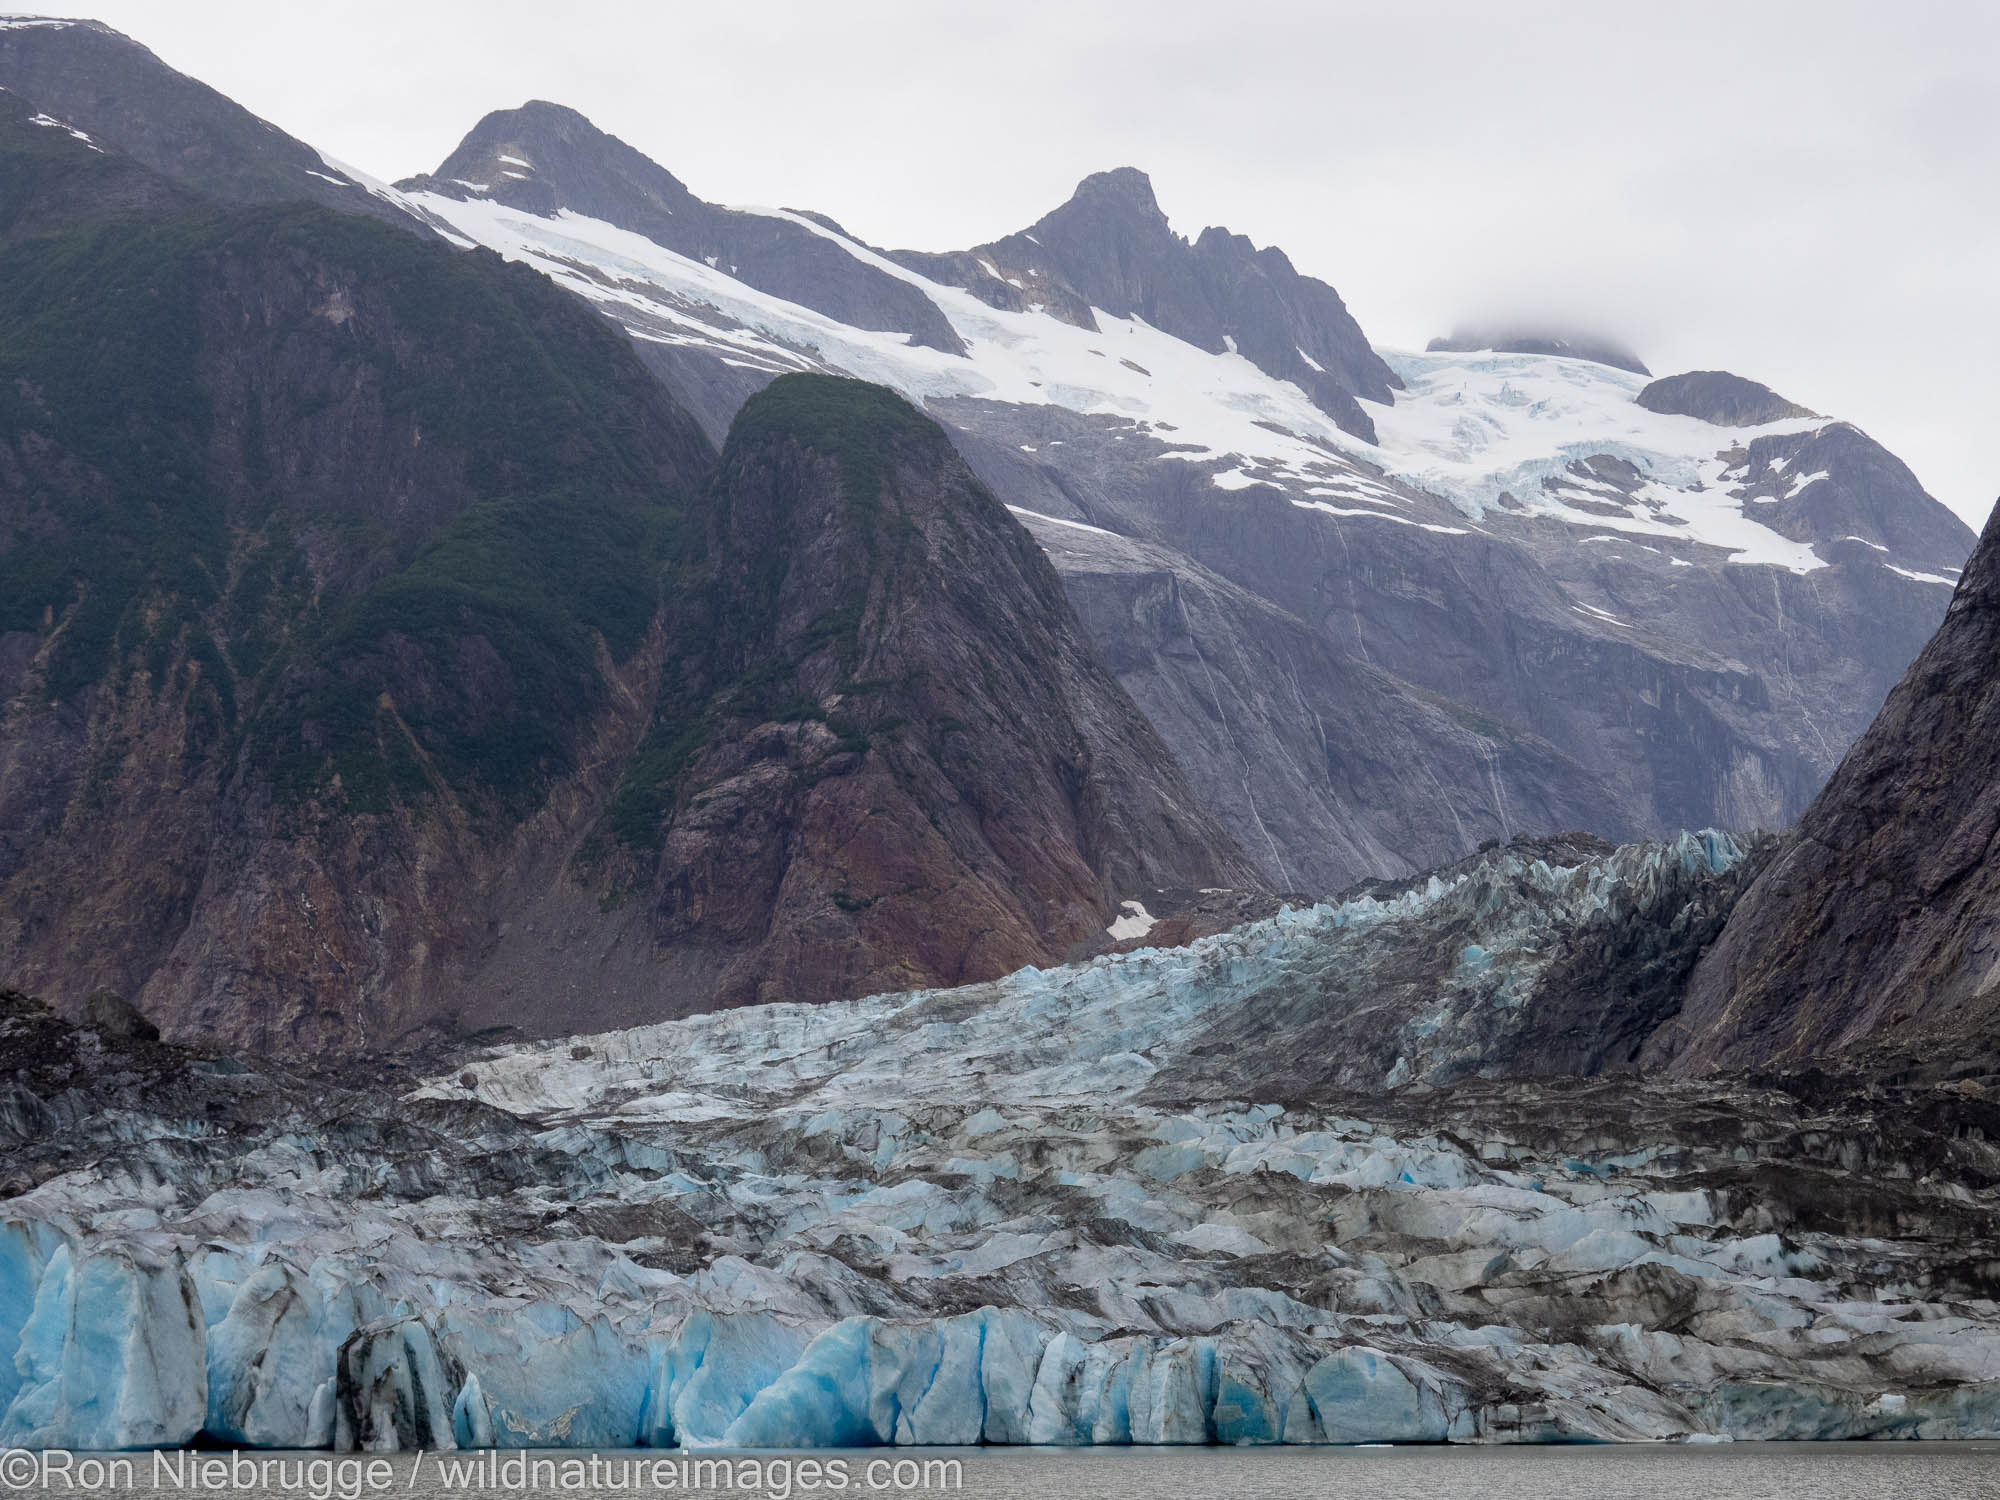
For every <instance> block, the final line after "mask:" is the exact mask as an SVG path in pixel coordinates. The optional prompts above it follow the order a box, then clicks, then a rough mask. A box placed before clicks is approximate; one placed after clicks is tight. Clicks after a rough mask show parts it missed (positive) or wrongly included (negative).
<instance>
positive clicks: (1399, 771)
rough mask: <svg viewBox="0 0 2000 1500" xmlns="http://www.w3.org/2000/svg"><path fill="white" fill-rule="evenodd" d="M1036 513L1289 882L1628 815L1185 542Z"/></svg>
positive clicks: (1122, 652) (1208, 792)
mask: <svg viewBox="0 0 2000 1500" xmlns="http://www.w3.org/2000/svg"><path fill="white" fill-rule="evenodd" d="M1025 519H1026V521H1027V525H1028V529H1029V531H1030V532H1031V533H1032V534H1033V535H1034V537H1035V539H1036V540H1037V541H1038V542H1040V543H1041V545H1042V548H1043V550H1044V551H1045V552H1047V554H1048V556H1049V558H1050V560H1051V561H1052V562H1053V563H1054V564H1055V566H1056V571H1057V572H1058V573H1059V574H1060V575H1061V576H1062V580H1063V585H1064V587H1065V589H1066V590H1067V591H1068V593H1069V597H1070V600H1071V602H1072V603H1073V604H1074V605H1075V607H1076V611H1077V614H1078V616H1079V617H1080V618H1081V620H1082V622H1083V628H1084V630H1085V631H1086V632H1087V633H1088V634H1089V636H1090V639H1091V640H1092V641H1094V642H1095V643H1096V644H1097V648H1098V650H1099V652H1100V653H1101V654H1102V655H1103V657H1104V659H1105V661H1106V663H1107V664H1108V665H1109V666H1110V667H1111V669H1112V670H1113V671H1114V672H1116V673H1117V674H1118V680H1119V682H1120V683H1121V684H1122V685H1123V686H1124V687H1125V689H1126V691H1127V692H1129V693H1130V694H1131V695H1132V697H1133V700H1134V701H1135V702H1137V703H1138V705H1139V707H1140V708H1141V709H1143V710H1144V711H1145V713H1146V716H1147V718H1149V719H1150V720H1151V721H1152V722H1153V724H1154V726H1155V727H1156V728H1157V729H1158V730H1159V731H1160V734H1161V737H1162V738H1163V739H1165V740H1166V742H1167V743H1168V744H1169V745H1171V746H1172V747H1173V750H1174V754H1175V757H1176V758H1177V759H1178V760H1179V761H1180V762H1181V764H1182V765H1183V766H1184V767H1186V769H1187V772H1188V777H1189V779H1190V780H1191V781H1192V782H1193V783H1194V786H1195V788H1196V790H1197V791H1198V792H1199V793H1200V794H1201V796H1202V799H1203V801H1205V802H1206V803H1207V804H1208V805H1209V806H1211V807H1213V808H1214V809H1215V810H1216V812H1217V814H1218V816H1220V817H1221V818H1222V820H1223V821H1224V823H1225V824H1226V825H1227V826H1228V827H1229V828H1230V829H1232V830H1233V831H1234V832H1236V834H1237V836H1238V838H1239V839H1241V840H1242V841H1243V844H1244V847H1245V848H1246V849H1247V850H1248V851H1249V852H1250V853H1251V854H1252V856H1253V857H1255V858H1256V859H1257V860H1258V861H1259V862H1260V863H1261V864H1262V865H1263V866H1264V868H1265V869H1267V870H1269V871H1271V872H1272V874H1273V875H1274V876H1275V877H1276V879H1277V880H1278V882H1279V884H1280V885H1281V886H1282V887H1283V888H1285V889H1299V890H1307V891H1313V892H1319V893H1329V892H1332V891H1335V890H1338V889H1340V888H1341V887H1343V886H1345V885H1347V884H1348V883H1350V882H1351V881H1353V880H1354V879H1355V878H1357V877H1358V876H1360V875H1363V874H1369V873H1377V874H1391V873H1395V874H1402V873H1409V872H1412V871H1415V870H1418V869H1424V868H1428V867H1430V866H1432V865H1440V864H1447V863H1450V862H1451V861H1452V860H1454V859H1456V858H1457V857H1459V856H1460V855H1461V854H1462V853H1464V852H1465V851H1466V850H1467V849H1469V848H1471V847H1472V846H1474V845H1476V844H1478V843H1479V842H1480V841H1482V840H1484V839H1489V838H1506V837H1508V836H1510V835H1512V834H1514V833H1515V832H1517V831H1518V830H1519V829H1521V828H1522V827H1524V826H1525V827H1530V828H1561V827H1586V828H1598V829H1604V830H1607V831H1609V832H1612V833H1623V832H1625V831H1627V830H1628V828H1629V827H1630V825H1631V822H1632V820H1631V819H1630V818H1629V816H1628V815H1627V813H1626V812H1625V810H1624V808H1623V807H1621V805H1620V803H1619V799H1618V797H1617V795H1616V794H1615V793H1614V792H1613V790H1612V788H1611V787H1610V786H1609V785H1608V784H1607V783H1606V782H1605V781H1604V780H1603V779H1602V778H1601V777H1600V776H1598V775H1597V773H1595V772H1594V771H1592V770H1591V769H1589V768H1587V767H1586V766H1585V765H1584V764H1583V763H1581V762H1580V761H1579V760H1578V759H1576V758H1575V757H1574V756H1573V755H1572V754H1570V753H1568V752H1566V751H1564V750H1563V749H1560V748H1558V747H1557V746H1556V745H1555V744H1552V743H1551V742H1549V741H1548V740H1546V739H1543V738H1541V737H1540V736H1538V735H1536V734H1534V733H1533V732H1531V731H1528V730H1525V729H1523V728H1520V727H1518V726H1516V725H1511V724H1509V723H1507V722H1506V721H1505V720H1502V719H1500V718H1498V717H1496V716H1495V715H1493V714H1490V713H1486V712H1483V711H1481V710H1479V709H1476V708H1474V707H1472V706H1471V705H1469V704H1466V703H1463V702H1459V701H1457V700H1454V699H1451V698H1448V697H1445V696H1443V695H1441V694H1434V693H1430V692H1427V691H1425V690H1424V689H1421V688H1418V687H1417V686H1415V685H1414V684H1412V683H1410V682H1408V681H1405V680H1403V679H1400V678H1397V677H1395V676H1392V675H1391V674H1390V673H1388V672H1386V671H1384V670H1382V669H1381V668H1379V667H1375V666H1372V665H1370V664H1369V663H1368V662H1367V661H1366V660H1363V659H1359V658H1357V657H1355V656H1351V655H1348V654H1346V653H1344V652H1342V651H1340V650H1338V649H1336V648H1334V647H1333V646H1332V645H1331V644H1330V643H1329V641H1328V640H1327V639H1326V637H1325V635H1324V634H1323V633H1321V632H1319V631H1316V630H1314V629H1313V628H1312V627H1311V626H1310V625H1308V624H1307V623H1306V621H1305V620H1304V619H1301V618H1300V617H1299V616H1298V615H1296V614H1293V613H1291V612H1290V611H1288V610H1285V609H1281V608H1279V607H1278V606H1277V605H1275V604H1272V603H1271V602H1270V601H1269V600H1267V599H1265V598H1262V597H1260V596H1259V595H1257V594H1254V593H1252V592H1251V591H1250V590H1248V589H1246V588H1243V587H1241V586H1240V585H1238V584H1235V583H1233V582H1231V581H1230V580H1228V579H1226V578H1224V577H1222V576H1220V575H1219V574H1217V573H1215V572H1212V571H1210V570H1209V569H1207V568H1204V567H1202V566H1201V565H1200V564H1198V563H1195V562H1194V561H1192V560H1191V559H1190V558H1189V557H1187V556H1186V555H1185V554H1183V553H1179V552H1175V551H1173V550H1171V549H1169V548H1167V547H1163V546H1158V545H1154V544H1150V543H1146V542H1141V541H1137V540H1134V539H1132V538H1129V537H1123V536H1118V535H1116V534H1115V533H1111V532H1106V531H1102V530H1097V529H1092V528H1087V527H1083V526H1079V525H1076V524H1074V523H1070V522H1062V521H1054V520H1050V519H1047V518H1045V517H1041V516H1037V515H1033V514H1029V515H1027V516H1026V517H1025ZM1418 788H1421V789H1422V790H1421V791H1420V792H1419V791H1416V790H1414V789H1418Z"/></svg>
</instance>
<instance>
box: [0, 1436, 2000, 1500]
mask: <svg viewBox="0 0 2000 1500" xmlns="http://www.w3.org/2000/svg"><path fill="white" fill-rule="evenodd" d="M6 1457H7V1458H8V1459H9V1460H13V1461H15V1462H16V1463H17V1464H19V1463H22V1462H24V1461H25V1459H26V1455H22V1454H19V1453H18V1452H15V1453H10V1454H8V1455H6ZM125 1457H127V1458H129V1460H130V1468H129V1470H121V1471H118V1472H116V1473H111V1474H107V1475H98V1474H97V1472H96V1471H86V1472H85V1473H84V1474H82V1475H79V1476H77V1478H81V1479H83V1480H84V1481H85V1482H84V1483H80V1484H79V1483H77V1482H76V1479H75V1478H72V1479H71V1480H70V1481H69V1482H68V1483H67V1484H66V1483H65V1482H64V1481H63V1480H62V1479H61V1478H60V1477H59V1476H56V1475H54V1474H52V1473H50V1474H44V1475H42V1476H40V1477H38V1478H37V1477H31V1476H28V1475H26V1474H24V1473H23V1472H22V1471H21V1470H19V1469H18V1468H17V1470H16V1471H15V1472H13V1473H11V1474H8V1473H5V1472H4V1471H0V1479H4V1481H5V1483H6V1488H7V1489H9V1490H11V1491H13V1492H14V1493H17V1494H18V1493H33V1494H49V1495H62V1494H70V1495H76V1494H88V1493H96V1494H99V1495H122V1496H133V1497H145V1500H175V1497H181V1496H194V1495H202V1496H238V1495H240V1496H245V1497H253V1500H376V1497H380V1500H391V1497H401V1500H482V1497H484V1500H527V1497H530V1496H534V1497H539V1496H544V1495H554V1496H579V1497H602V1500H612V1497H622V1496H632V1495H642V1496H648V1497H662V1496H670V1495H681V1494H690V1493H692V1494H696V1495H704V1496H715V1495H729V1496H732V1497H743V1496H765V1497H769V1500H808V1497H811V1500H821V1497H838V1500H861V1497H866V1500H877V1497H881V1500H947V1497H955V1496H965V1497H978V1500H1292V1497H1312V1500H1344V1497H1349V1496H1352V1497H1355V1500H1904V1497H1909V1500H1931V1497H1936V1500H1972V1497H1987V1496H1992V1497H1996V1500H2000V1443H1985V1442H1981V1443H1736V1444H1724V1445H1717V1446H1713V1447H1679V1446H1646V1447H1523V1448H1429V1447H1405V1448H1250V1449H1243V1448H1233V1449H1232V1448H1084V1449H1059V1448H931V1449H911V1448H900V1449H882V1448H871V1449H850V1450H821V1451H818V1452H811V1453H804V1452H801V1453H794V1454H771V1453H760V1454H751V1455H727V1456H723V1455H713V1454H704V1455H699V1456H697V1455H682V1454H675V1453H662V1452H659V1451H657V1450H646V1451H640V1452H632V1453H605V1454H600V1455H597V1456H596V1457H597V1460H598V1464H599V1465H601V1467H596V1468H593V1467H589V1464H590V1459H591V1457H592V1455H590V1454H587V1453H578V1452H575V1451H573V1450H570V1451H560V1452H550V1451H547V1450H544V1451H541V1452H537V1453H532V1454H526V1455H523V1454H519V1453H505V1454H501V1455H498V1457H499V1458H500V1460H501V1461H502V1462H503V1463H505V1464H508V1465H512V1464H513V1463H515V1462H516V1461H523V1462H526V1463H532V1464H534V1465H535V1468H534V1469H533V1471H532V1472H530V1471H528V1470H526V1469H521V1468H512V1469H507V1470H503V1471H502V1473H501V1474H500V1475H499V1476H498V1477H497V1478H496V1476H494V1475H493V1474H492V1472H491V1471H490V1470H486V1471H476V1472H475V1473H473V1474H468V1473H467V1472H466V1471H465V1470H463V1469H458V1470H456V1472H454V1470H453V1469H450V1468H447V1467H446V1466H447V1465H453V1466H456V1465H459V1464H463V1463H465V1462H466V1461H467V1460H468V1459H469V1458H470V1457H472V1456H470V1455H465V1454H447V1455H443V1456H441V1457H440V1456H438V1455H431V1454H426V1455H424V1456H423V1457H422V1459H421V1461H419V1460H416V1459H413V1458H412V1457H411V1456H410V1455H407V1454H403V1455H397V1456H395V1457H391V1458H378V1459H370V1458H366V1457H363V1458H355V1457H353V1456H346V1457H330V1456H329V1455H327V1454H324V1453H308V1454H286V1455H282V1456H280V1455H273V1454H269V1453H255V1454H244V1455H243V1456H242V1463H244V1464H255V1465H257V1466H258V1469H257V1472H256V1473H255V1474H253V1473H252V1471H250V1470H248V1469H244V1468H242V1467H240V1466H239V1467H237V1468H236V1469H235V1472H234V1475H233V1476H230V1475H226V1474H220V1471H217V1470H215V1469H214V1468H210V1469H209V1470H208V1471H207V1472H206V1474H204V1473H203V1472H202V1471H200V1470H196V1469H192V1468H190V1467H186V1465H191V1464H194V1463H203V1462H206V1463H208V1464H210V1465H213V1464H214V1463H215V1462H217V1460H218V1458H220V1460H221V1461H222V1462H223V1463H224V1464H227V1463H228V1459H227V1456H226V1455H220V1456H219V1455H216V1454H213V1453H205V1454H199V1455H189V1456H183V1458H182V1459H180V1460H178V1461H177V1462H179V1463H180V1464H181V1465H183V1466H182V1467H181V1468H180V1469H179V1472H178V1473H176V1469H175V1462H176V1461H170V1462H169V1464H168V1466H167V1467H166V1468H165V1469H164V1470H161V1469H159V1468H158V1467H156V1464H155V1460H154V1459H153V1457H152V1456H151V1455H147V1454H140V1455H127V1456H125ZM701 1459H709V1460H715V1461H717V1462H719V1463H721V1464H722V1465H725V1466H726V1467H727V1468H728V1469H729V1482H726V1483H725V1482H723V1480H722V1478H721V1477H720V1476H719V1474H718V1472H717V1469H716V1466H715V1463H711V1464H710V1465H709V1466H708V1467H706V1468H704V1469H700V1470H697V1469H696V1468H695V1467H694V1466H695V1465H696V1464H697V1463H698V1462H699V1461H700V1460H701ZM267 1460H271V1461H279V1462H281V1464H282V1467H280V1468H278V1469H269V1468H265V1467H263V1466H264V1465H265V1463H266V1461H267ZM71 1462H72V1463H79V1462H82V1460H72V1461H71ZM489 1462H490V1460H489ZM899 1464H901V1465H903V1467H901V1468H900V1469H899V1468H898V1467H897V1466H898V1465H899ZM565 1465H574V1467H573V1468H566V1467H565ZM748 1465H755V1467H754V1468H750V1467H746V1466H748ZM954 1465H955V1466H956V1467H954ZM322 1466H323V1467H322ZM871 1466H872V1467H871ZM926 1471H928V1472H926ZM260 1475H261V1476H262V1478H260V1477H259V1476H260ZM93 1478H97V1479H99V1480H100V1481H101V1482H98V1483H91V1482H89V1481H90V1480H92V1479H93ZM24 1479H27V1480H28V1482H26V1483H24V1482H22V1481H23V1480H24ZM267 1479H268V1480H269V1481H271V1482H264V1480H267ZM621 1479H622V1480H623V1481H625V1482H624V1483H623V1484H620V1483H619V1481H620V1480H621ZM510 1481H511V1482H510ZM593 1481H595V1482H593Z"/></svg>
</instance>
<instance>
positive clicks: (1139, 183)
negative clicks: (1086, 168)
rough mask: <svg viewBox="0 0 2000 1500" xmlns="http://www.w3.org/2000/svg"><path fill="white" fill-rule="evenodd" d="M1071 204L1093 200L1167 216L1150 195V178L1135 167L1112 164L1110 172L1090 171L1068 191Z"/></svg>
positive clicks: (1157, 217) (1157, 215)
mask: <svg viewBox="0 0 2000 1500" xmlns="http://www.w3.org/2000/svg"><path fill="white" fill-rule="evenodd" d="M1069 201H1070V202H1071V203H1072V204H1096V205H1105V206H1114V207H1117V208H1120V209H1125V210H1130V211H1136V212H1138V213H1141V214H1144V215H1146V216H1147V217H1149V218H1154V219H1158V220H1159V221H1160V223H1162V224H1165V223H1166V221H1167V216H1166V214H1164V213H1163V212H1161V210H1160V201H1159V199H1157V198H1155V197H1154V196H1153V179H1152V178H1150V177H1148V176H1147V175H1146V174H1145V173H1144V172H1142V171H1140V170H1139V169H1138V168H1137V167H1113V168H1112V169H1111V170H1110V171H1109V172H1092V173H1091V174H1090V175H1089V176H1088V177H1086V178H1084V179H1083V181H1081V182H1079V183H1078V184H1077V185H1076V191H1075V192H1074V193H1072V194H1070V199H1069Z"/></svg>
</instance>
